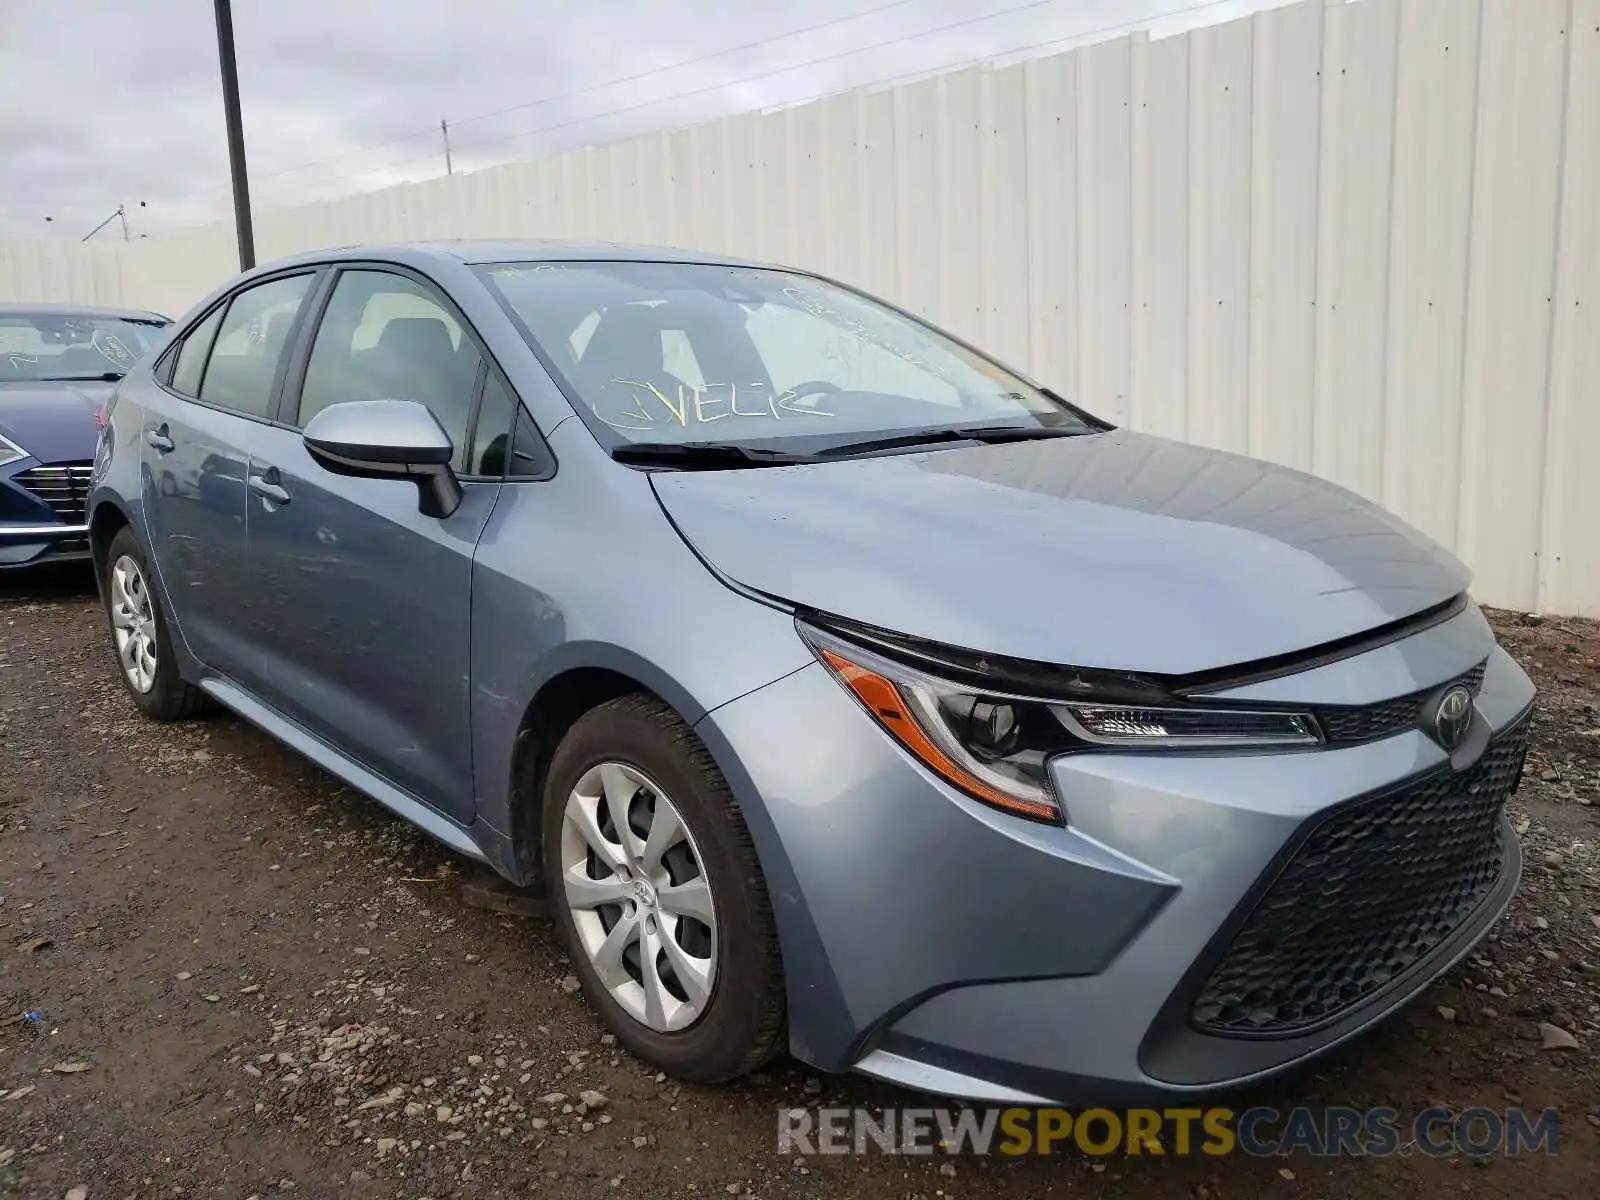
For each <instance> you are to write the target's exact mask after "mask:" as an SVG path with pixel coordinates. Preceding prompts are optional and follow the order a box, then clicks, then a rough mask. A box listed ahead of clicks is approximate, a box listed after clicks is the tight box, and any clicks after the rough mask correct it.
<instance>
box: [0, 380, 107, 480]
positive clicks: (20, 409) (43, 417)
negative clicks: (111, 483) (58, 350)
mask: <svg viewBox="0 0 1600 1200" xmlns="http://www.w3.org/2000/svg"><path fill="white" fill-rule="evenodd" d="M113 386H114V385H112V384H109V383H93V382H83V383H6V384H0V434H4V435H5V436H6V437H8V438H10V439H11V440H12V441H13V442H15V443H16V444H17V445H18V446H20V447H22V449H24V450H26V451H27V452H28V453H29V454H31V455H33V457H34V458H37V459H39V460H40V461H41V462H69V461H70V462H77V461H82V462H88V461H89V460H91V459H92V458H94V443H95V436H96V433H95V420H94V416H95V413H96V412H98V411H99V410H100V406H101V405H103V404H104V403H105V402H106V401H107V400H108V399H110V397H111V391H112V388H113Z"/></svg>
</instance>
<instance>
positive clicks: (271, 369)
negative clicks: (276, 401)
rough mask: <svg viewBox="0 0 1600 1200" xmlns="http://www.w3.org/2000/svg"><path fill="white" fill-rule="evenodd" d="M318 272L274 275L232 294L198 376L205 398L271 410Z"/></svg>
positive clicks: (254, 411)
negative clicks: (294, 332)
mask: <svg viewBox="0 0 1600 1200" xmlns="http://www.w3.org/2000/svg"><path fill="white" fill-rule="evenodd" d="M314 278H315V276H313V275H309V274H308V275H291V276H288V277H287V278H284V279H273V280H269V281H268V282H266V283H261V284H257V285H256V286H255V287H252V288H248V289H246V290H245V291H242V292H240V293H239V294H238V295H236V296H235V297H234V298H233V302H232V303H231V304H229V305H228V311H227V314H226V315H225V316H224V317H223V318H222V325H221V327H220V328H219V329H218V330H217V340H216V344H215V346H213V347H212V350H211V358H210V360H209V362H208V363H207V365H206V369H205V374H204V376H203V378H202V379H201V382H200V392H199V396H200V399H201V400H203V401H205V402H206V403H207V404H215V405H216V406H217V407H219V408H226V409H231V410H232V411H234V412H238V413H244V414H245V415H247V416H252V417H266V416H270V415H271V412H272V403H273V394H274V389H275V387H276V384H277V379H278V371H279V369H280V368H281V366H282V365H283V359H284V355H286V354H287V353H288V349H289V334H290V332H291V331H292V330H293V329H294V322H295V317H296V316H297V315H298V314H299V312H300V305H301V304H302V303H303V302H304V300H305V298H306V293H307V292H309V291H310V290H311V284H312V280H313V279H314ZM179 366H180V368H181V366H182V364H181V363H180V364H179Z"/></svg>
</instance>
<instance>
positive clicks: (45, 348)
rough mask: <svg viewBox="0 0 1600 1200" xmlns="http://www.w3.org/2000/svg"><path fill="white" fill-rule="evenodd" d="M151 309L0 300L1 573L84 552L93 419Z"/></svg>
mask: <svg viewBox="0 0 1600 1200" xmlns="http://www.w3.org/2000/svg"><path fill="white" fill-rule="evenodd" d="M167 324H168V321H167V318H166V317H163V316H160V315H159V314H157V313H149V312H132V311H126V310H122V309H110V308H81V307H76V306H64V305H49V304H28V305H16V304H9V305H8V304H0V571H5V570H7V569H11V568H21V567H32V566H36V565H40V564H44V563H57V562H65V561H70V560H72V559H82V558H87V557H88V554H89V542H88V538H87V536H86V534H87V530H88V526H87V518H86V516H85V514H84V497H85V493H86V490H87V487H88V483H89V472H90V470H91V468H92V467H93V460H94V444H95V431H96V418H97V414H98V413H99V412H100V409H101V408H102V406H103V405H104V404H105V402H106V400H107V399H108V398H109V397H110V395H111V389H112V388H113V387H115V386H116V383H117V380H119V379H121V378H122V376H123V375H124V374H126V373H127V370H128V368H129V367H131V366H132V365H133V364H134V363H135V362H137V361H138V360H139V359H140V358H142V357H143V356H144V354H145V352H146V351H147V350H149V349H150V348H151V347H152V346H154V345H155V343H156V342H157V341H159V340H160V339H161V336H162V331H163V330H164V329H165V328H166V326H167Z"/></svg>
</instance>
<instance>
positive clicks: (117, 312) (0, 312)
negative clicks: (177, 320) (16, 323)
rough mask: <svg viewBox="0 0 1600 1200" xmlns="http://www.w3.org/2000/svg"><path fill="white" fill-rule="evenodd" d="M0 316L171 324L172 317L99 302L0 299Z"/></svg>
mask: <svg viewBox="0 0 1600 1200" xmlns="http://www.w3.org/2000/svg"><path fill="white" fill-rule="evenodd" d="M0 317H104V318H106V319H108V320H123V321H161V322H163V323H164V324H170V323H171V321H172V318H171V317H166V316H162V315H161V314H160V313H158V312H147V311H145V310H144V309H139V308H106V307H104V306H102V305H97V304H32V303H24V302H21V301H11V302H5V301H0Z"/></svg>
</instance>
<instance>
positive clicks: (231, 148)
mask: <svg viewBox="0 0 1600 1200" xmlns="http://www.w3.org/2000/svg"><path fill="white" fill-rule="evenodd" d="M214 4H215V7H216V12H217V57H218V59H219V60H220V63H221V67H222V108H223V115H224V116H225V117H226V119H227V124H228V169H229V171H230V173H231V174H232V176H233V221H234V225H235V226H236V227H237V228H238V236H239V269H240V270H241V271H248V270H249V269H250V268H251V267H253V266H255V265H256V239H255V233H254V232H253V231H252V229H251V227H250V182H249V180H248V178H246V175H245V166H244V121H243V119H242V118H241V117H240V115H239V64H238V62H237V61H236V60H235V59H234V55H233V5H232V3H231V2H230V0H214Z"/></svg>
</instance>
